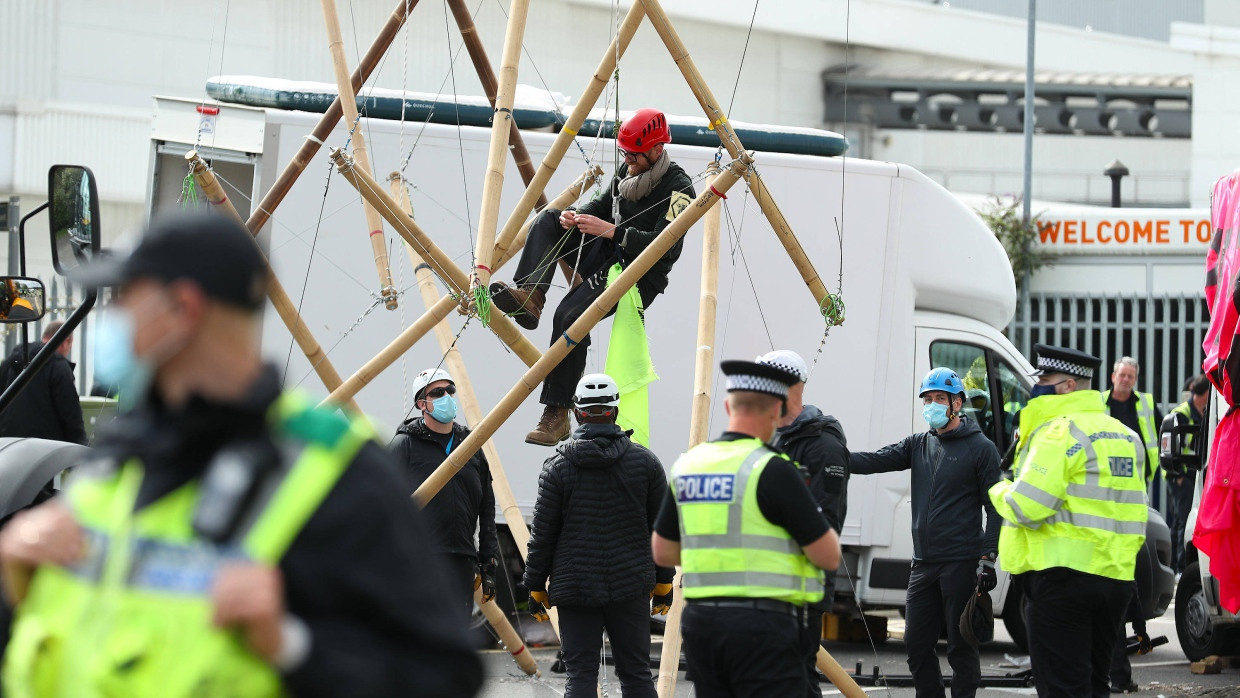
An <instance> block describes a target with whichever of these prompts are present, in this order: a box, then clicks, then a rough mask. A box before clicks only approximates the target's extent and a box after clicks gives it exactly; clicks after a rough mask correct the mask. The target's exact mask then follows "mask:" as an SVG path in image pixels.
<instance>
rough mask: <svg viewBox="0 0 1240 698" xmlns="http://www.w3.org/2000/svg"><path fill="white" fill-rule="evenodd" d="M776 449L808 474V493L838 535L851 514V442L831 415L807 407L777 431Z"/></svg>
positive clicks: (815, 408) (812, 407)
mask: <svg viewBox="0 0 1240 698" xmlns="http://www.w3.org/2000/svg"><path fill="white" fill-rule="evenodd" d="M775 447H776V448H778V449H779V450H781V451H783V452H784V453H786V454H788V457H790V458H792V460H794V461H796V462H797V463H798V464H800V465H802V466H805V469H806V470H808V471H809V491H810V494H812V495H814V501H815V502H817V503H818V506H819V508H821V509H822V515H823V516H825V517H826V519H827V523H829V524H831V528H834V529H835V530H836V532H837V533H838V532H840V531H841V530H843V527H844V516H845V515H846V514H847V513H848V472H849V470H848V440H847V439H846V438H844V427H842V426H840V422H839V420H838V419H836V418H835V417H832V416H831V415H829V414H823V413H822V410H820V409H818V408H817V407H814V406H813V405H805V407H804V408H802V410H801V414H799V415H797V418H796V419H795V420H793V421H792V424H789V425H788V426H786V427H780V428H779V430H778V431H777V432H775Z"/></svg>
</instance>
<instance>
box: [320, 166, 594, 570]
mask: <svg viewBox="0 0 1240 698" xmlns="http://www.w3.org/2000/svg"><path fill="white" fill-rule="evenodd" d="M602 173H603V171H602V169H601V168H598V167H595V168H594V169H593V170H592V171H591V170H587V171H586V172H585V173H583V174H582V175H581V176H580V177H578V178H577V181H575V182H573V184H572V185H570V186H569V187H568V188H567V189H565V190H564V191H563V192H561V193H560V195H559V196H557V197H556V198H555V199H553V200H552V201H551V205H552V206H559V207H563V206H567V205H568V204H569V203H570V202H572V201H574V200H575V199H576V198H577V197H578V196H580V195H581V192H582V191H583V190H584V189H585V188H587V187H589V186H590V185H591V184H593V183H594V181H595V180H596V179H597V178H598V177H599V176H600V175H602ZM532 222H533V219H532V218H531V219H530V220H529V221H526V224H525V226H524V227H523V228H522V230H523V231H527V230H529V226H530V224H531V223H532ZM507 261H508V259H503V260H501V265H502V264H503V263H505V262H507ZM496 268H498V267H496ZM456 305H457V299H455V298H453V297H452V295H451V294H449V295H446V296H444V297H443V298H440V299H439V301H438V302H436V303H435V307H434V308H432V309H431V310H429V311H427V314H426V315H424V316H423V317H421V318H419V319H418V320H417V321H415V322H414V323H413V324H412V325H410V326H409V327H408V328H406V329H405V330H404V331H403V332H401V333H400V335H398V336H397V337H396V339H394V340H392V342H391V343H390V344H388V345H387V346H386V347H384V349H383V350H382V351H380V352H379V353H378V354H376V355H375V357H374V358H373V359H371V360H370V361H367V362H366V365H364V366H362V367H361V368H360V369H358V370H357V372H356V373H354V374H353V375H352V376H350V377H349V379H348V380H346V381H345V382H344V383H342V384H341V385H340V387H338V388H337V389H335V390H334V391H332V394H331V395H328V396H327V399H326V400H324V401H323V403H324V404H339V403H341V402H342V401H345V400H351V399H352V398H353V396H354V395H356V394H357V392H358V391H359V390H361V389H362V388H364V387H365V386H366V385H367V384H369V383H370V382H371V381H372V380H374V379H375V377H376V376H378V375H379V374H380V373H382V372H383V371H384V370H386V369H387V368H388V367H389V366H391V365H392V364H393V363H395V362H396V360H397V359H399V358H400V357H401V356H403V355H404V354H405V352H407V351H409V349H410V347H412V346H413V345H414V344H417V342H418V340H419V339H421V338H422V337H423V336H425V335H426V333H427V332H429V331H430V330H431V328H433V327H434V326H435V323H438V322H439V321H440V320H442V319H443V318H445V317H447V315H448V313H449V312H451V310H452V308H454V307H456ZM427 316H431V317H430V318H428V317H427ZM523 554H524V553H523Z"/></svg>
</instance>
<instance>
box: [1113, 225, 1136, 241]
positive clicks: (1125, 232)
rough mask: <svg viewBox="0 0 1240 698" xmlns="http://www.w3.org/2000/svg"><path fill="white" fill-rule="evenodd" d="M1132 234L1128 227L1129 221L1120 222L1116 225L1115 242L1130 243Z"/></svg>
mask: <svg viewBox="0 0 1240 698" xmlns="http://www.w3.org/2000/svg"><path fill="white" fill-rule="evenodd" d="M1131 233H1132V230H1131V229H1130V228H1129V226H1128V221H1120V222H1118V223H1116V224H1115V241H1116V242H1121V243H1123V242H1128V238H1129V236H1130V234H1131Z"/></svg>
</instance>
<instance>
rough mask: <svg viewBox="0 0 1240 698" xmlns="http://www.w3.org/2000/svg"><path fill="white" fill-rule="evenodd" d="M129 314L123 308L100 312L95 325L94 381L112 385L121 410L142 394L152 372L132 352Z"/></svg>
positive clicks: (136, 400)
mask: <svg viewBox="0 0 1240 698" xmlns="http://www.w3.org/2000/svg"><path fill="white" fill-rule="evenodd" d="M133 335H134V322H133V315H131V314H130V313H129V311H127V310H122V309H120V308H110V309H108V310H107V311H106V312H104V313H101V314H100V316H99V320H98V322H97V323H96V324H95V341H94V343H93V344H92V349H93V351H92V352H91V355H92V357H93V358H94V366H95V382H96V383H99V384H101V385H105V386H108V387H113V386H115V388H116V392H117V397H118V399H119V400H120V406H121V408H122V409H130V408H132V407H133V406H134V405H135V404H137V402H138V400H139V399H141V398H142V396H143V395H144V394H146V391H147V389H148V388H149V387H150V385H151V378H152V376H154V374H155V370H154V368H152V367H151V366H150V364H148V363H147V362H145V361H143V360H142V359H139V358H138V356H137V355H136V354H134V351H133Z"/></svg>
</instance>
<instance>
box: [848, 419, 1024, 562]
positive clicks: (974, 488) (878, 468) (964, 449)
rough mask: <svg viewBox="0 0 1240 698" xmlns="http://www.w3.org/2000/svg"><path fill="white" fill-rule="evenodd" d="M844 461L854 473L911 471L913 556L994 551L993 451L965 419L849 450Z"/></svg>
mask: <svg viewBox="0 0 1240 698" xmlns="http://www.w3.org/2000/svg"><path fill="white" fill-rule="evenodd" d="M850 465H851V467H852V473H853V474H854V475H868V474H871V473H889V472H894V471H897V470H911V471H912V475H911V477H912V490H913V495H912V499H913V557H914V558H915V559H917V560H923V561H926V562H952V561H959V560H976V559H978V558H980V557H981V556H982V555H985V554H988V553H997V552H998V550H999V526H1000V521H999V515H998V514H996V513H995V508H994V505H992V504H991V503H990V495H989V494H988V492H989V491H990V487H991V485H993V484H995V483H996V482H998V481H999V451H998V449H996V448H995V445H994V443H992V442H991V441H990V439H987V438H986V436H985V435H984V434H983V433H982V430H981V429H979V428H978V426H977V423H976V422H974V421H973V420H971V419H969V418H968V417H961V418H960V426H958V427H956V428H955V429H952V430H951V431H949V432H947V433H945V434H937V433H935V432H934V431H933V430H932V431H924V432H921V433H918V434H913V435H912V436H907V437H905V438H904V440H903V441H900V442H898V443H894V444H891V445H890V446H884V447H883V448H881V449H879V450H878V451H876V452H874V453H859V452H856V451H854V452H853V453H852V457H851V462H850ZM983 510H985V511H986V530H985V532H983V531H982V511H983Z"/></svg>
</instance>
